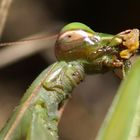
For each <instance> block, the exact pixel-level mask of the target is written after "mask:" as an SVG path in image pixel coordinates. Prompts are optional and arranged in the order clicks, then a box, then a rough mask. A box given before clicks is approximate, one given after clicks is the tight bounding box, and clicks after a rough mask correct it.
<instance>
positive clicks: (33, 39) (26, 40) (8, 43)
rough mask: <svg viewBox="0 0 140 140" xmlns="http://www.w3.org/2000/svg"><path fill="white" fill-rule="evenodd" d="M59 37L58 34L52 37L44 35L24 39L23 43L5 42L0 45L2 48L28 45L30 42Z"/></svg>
mask: <svg viewBox="0 0 140 140" xmlns="http://www.w3.org/2000/svg"><path fill="white" fill-rule="evenodd" d="M57 36H58V34H54V35H51V36H49V35H44V36H37V37H34V38H27V39H23V40H21V41H14V42H4V43H0V47H3V46H11V45H18V44H22V43H28V42H30V41H35V40H41V39H50V38H55V37H57Z"/></svg>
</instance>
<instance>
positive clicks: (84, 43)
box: [0, 22, 139, 140]
mask: <svg viewBox="0 0 140 140" xmlns="http://www.w3.org/2000/svg"><path fill="white" fill-rule="evenodd" d="M138 48H139V30H138V29H131V30H126V31H124V32H121V33H119V34H117V35H110V34H104V33H98V32H95V31H93V30H92V29H90V28H89V27H88V26H86V25H84V24H82V23H78V22H74V23H70V24H68V25H66V26H64V28H63V29H62V30H61V31H60V34H59V35H58V38H57V40H56V45H55V55H56V58H57V60H58V61H57V62H56V63H54V64H52V65H51V66H49V67H48V68H47V69H46V70H44V71H43V72H42V73H41V74H40V75H39V76H38V77H37V78H36V80H35V81H34V82H33V83H32V85H31V86H30V87H29V89H28V90H27V91H26V93H25V95H24V97H23V98H22V100H21V101H20V104H19V106H18V107H17V108H16V109H15V111H14V113H13V115H12V117H11V118H10V120H9V121H8V123H7V124H6V125H5V127H4V128H3V129H2V130H1V132H0V140H25V139H26V140H38V139H41V140H46V138H47V139H48V140H57V139H58V134H57V133H58V130H57V125H58V122H59V115H58V109H59V108H60V107H61V106H62V104H63V102H64V101H65V100H66V99H68V97H69V96H70V93H71V92H72V90H73V88H74V87H76V86H77V85H78V84H79V83H80V82H82V81H83V80H84V77H85V74H95V73H105V72H107V71H110V70H112V71H114V72H115V71H116V70H118V69H119V70H122V73H123V77H124V76H125V75H126V74H127V72H128V71H129V68H130V67H131V64H130V61H129V59H130V57H131V56H133V55H134V54H135V53H136V52H137V50H138Z"/></svg>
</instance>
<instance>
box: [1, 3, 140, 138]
mask: <svg viewBox="0 0 140 140" xmlns="http://www.w3.org/2000/svg"><path fill="white" fill-rule="evenodd" d="M139 7H140V1H139V0H116V1H113V0H106V1H101V0H100V1H97V0H86V1H84V0H83V1H81V0H69V1H68V0H59V1H58V0H13V3H12V5H11V8H10V11H9V14H8V18H7V22H6V26H5V29H4V33H3V36H2V38H1V42H9V41H17V40H19V39H22V38H25V37H29V36H32V35H38V34H46V35H47V34H48V35H50V33H51V32H53V33H54V32H58V31H59V30H60V29H61V27H63V25H64V24H66V23H69V22H72V21H80V22H83V23H85V24H87V25H89V26H90V27H92V29H93V30H95V31H98V32H107V33H112V34H115V33H118V32H120V31H122V30H125V29H129V28H139V29H140V18H139V17H140V8H139ZM54 41H55V40H54ZM44 42H45V40H44ZM45 43H46V46H47V43H48V41H46V42H45ZM34 45H35V44H34ZM42 45H44V44H42V42H41V41H40V44H39V45H37V47H41V46H42ZM5 49H6V47H5V48H4V47H2V48H0V53H1V52H2V51H5ZM25 49H28V43H27V44H26V45H25ZM12 54H14V55H15V56H16V55H17V52H16V53H15V52H14V50H13V51H12V52H11V53H10V51H9V52H8V53H6V54H5V56H6V58H8V59H9V60H11V61H9V62H8V63H7V64H5V65H4V63H5V62H4V59H2V58H1V56H0V58H1V59H0V66H1V67H0V129H1V128H2V126H3V125H4V123H5V121H6V120H7V119H8V117H9V116H10V114H11V112H12V110H13V109H14V107H15V106H16V105H17V104H18V102H19V100H20V98H21V97H22V95H23V93H24V92H25V90H26V89H27V87H29V85H30V84H31V82H32V81H33V80H34V79H35V77H36V76H37V75H38V74H39V73H40V72H41V71H42V70H43V69H45V68H46V67H47V66H49V65H50V64H51V63H53V62H54V61H56V60H55V57H54V54H53V45H52V46H51V45H50V47H49V48H48V47H46V49H45V48H44V49H42V50H39V51H36V52H35V53H31V54H28V56H26V55H25V56H24V58H22V57H21V58H20V59H19V58H17V59H16V61H15V60H14V61H12ZM18 54H22V51H21V50H20V49H19V48H18ZM4 58H5V57H4ZM2 63H3V65H1V64H2ZM119 83H120V80H119V79H118V78H116V77H115V76H114V75H113V74H112V73H111V72H110V73H107V74H105V75H94V76H87V78H86V80H85V81H84V82H83V83H82V84H81V85H80V86H79V87H78V88H76V89H75V90H74V92H73V96H72V98H71V99H70V101H69V103H68V105H67V107H66V110H65V111H64V115H63V117H62V120H61V122H60V125H59V128H60V135H61V137H60V139H61V140H94V137H95V135H96V134H97V130H98V128H99V127H100V125H101V122H102V121H103V118H104V116H105V114H106V112H107V109H108V107H109V105H110V104H111V101H112V99H113V97H114V95H115V93H116V90H117V89H118V85H119Z"/></svg>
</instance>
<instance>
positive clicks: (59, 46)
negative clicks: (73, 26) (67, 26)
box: [55, 30, 97, 58]
mask: <svg viewBox="0 0 140 140" xmlns="http://www.w3.org/2000/svg"><path fill="white" fill-rule="evenodd" d="M92 38H93V34H91V33H87V32H85V31H83V30H72V31H67V32H64V33H62V34H60V36H59V37H58V39H57V41H56V46H55V52H56V57H57V58H60V57H61V56H62V55H63V56H64V55H66V54H67V56H69V55H72V53H73V52H75V51H80V50H81V49H82V48H84V47H85V46H86V45H94V43H95V42H96V41H97V39H96V40H92Z"/></svg>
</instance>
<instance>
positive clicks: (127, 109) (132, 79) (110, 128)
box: [96, 59, 140, 140]
mask: <svg viewBox="0 0 140 140" xmlns="http://www.w3.org/2000/svg"><path fill="white" fill-rule="evenodd" d="M139 129H140V59H138V60H137V61H136V63H135V64H134V65H133V67H132V69H131V70H130V72H129V74H128V76H127V77H126V78H125V79H124V80H123V81H122V84H121V86H120V88H119V91H118V93H117V95H116V96H115V98H114V101H113V103H112V106H111V107H110V109H109V112H108V114H107V116H106V119H105V120H104V122H103V125H102V127H101V129H100V130H99V133H98V136H97V138H96V140H136V139H137V138H138V137H139Z"/></svg>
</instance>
